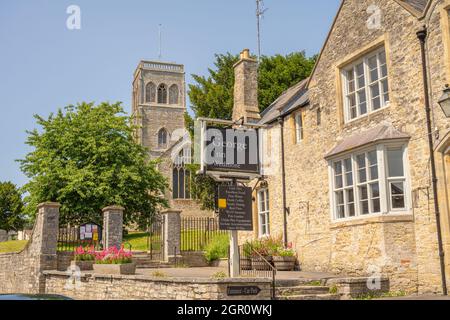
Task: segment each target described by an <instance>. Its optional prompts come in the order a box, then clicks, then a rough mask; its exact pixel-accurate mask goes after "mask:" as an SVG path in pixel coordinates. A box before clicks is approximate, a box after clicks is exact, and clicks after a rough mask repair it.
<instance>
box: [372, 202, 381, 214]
mask: <svg viewBox="0 0 450 320" xmlns="http://www.w3.org/2000/svg"><path fill="white" fill-rule="evenodd" d="M372 210H373V213H380V212H381V206H380V199H373V200H372Z"/></svg>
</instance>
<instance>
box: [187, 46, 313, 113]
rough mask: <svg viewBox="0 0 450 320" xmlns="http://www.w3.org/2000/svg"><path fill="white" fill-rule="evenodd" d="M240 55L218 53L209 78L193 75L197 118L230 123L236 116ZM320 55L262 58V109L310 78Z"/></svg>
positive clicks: (192, 95)
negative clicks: (235, 88) (234, 96)
mask: <svg viewBox="0 0 450 320" xmlns="http://www.w3.org/2000/svg"><path fill="white" fill-rule="evenodd" d="M238 59H239V57H238V55H232V54H230V53H227V54H216V61H215V62H214V66H215V68H214V69H211V68H210V69H208V73H209V75H208V76H207V77H205V76H199V75H192V77H193V78H194V81H195V82H196V83H194V84H191V85H189V98H190V101H191V103H192V107H191V108H192V111H193V112H194V115H195V117H209V118H217V119H225V120H230V119H231V116H232V113H233V93H234V69H233V65H234V64H235V63H236V62H237V61H238ZM315 62H316V56H313V57H311V58H308V57H306V55H305V53H304V52H295V53H291V54H288V55H285V56H283V55H280V54H278V55H275V56H271V57H266V56H264V57H262V58H261V62H260V66H259V77H258V83H259V92H258V96H259V107H260V110H261V111H263V110H265V109H266V108H267V107H268V106H270V105H271V104H272V102H274V101H275V100H276V99H277V98H278V97H279V96H280V95H281V94H282V93H283V92H284V91H285V90H287V89H288V88H290V87H291V86H293V85H294V84H296V83H298V82H299V81H301V80H304V79H306V78H307V77H308V76H309V75H310V74H311V71H312V69H313V68H314V64H315Z"/></svg>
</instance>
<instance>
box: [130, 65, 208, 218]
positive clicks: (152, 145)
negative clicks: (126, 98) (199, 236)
mask: <svg viewBox="0 0 450 320" xmlns="http://www.w3.org/2000/svg"><path fill="white" fill-rule="evenodd" d="M185 112H186V84H185V72H184V66H183V65H180V64H175V63H166V62H157V61H141V62H140V63H139V65H138V67H137V69H136V71H135V72H134V79H133V95H132V113H133V116H134V117H135V119H136V123H135V124H136V126H137V127H138V129H137V130H136V133H135V138H136V140H137V141H138V142H139V143H140V144H141V145H142V146H144V147H145V148H146V149H147V150H148V153H149V159H151V160H158V161H159V164H158V168H159V170H160V171H161V172H162V173H163V174H164V176H165V177H166V178H167V179H168V183H169V190H168V191H167V194H166V195H165V197H166V199H168V200H169V205H170V207H171V208H172V209H175V210H182V212H183V213H182V214H183V215H184V216H212V213H211V212H207V211H202V210H201V209H200V207H199V205H198V204H197V203H196V202H195V201H194V200H192V199H191V194H190V186H191V174H190V172H189V170H187V168H186V164H189V163H191V149H192V148H191V141H190V137H189V134H188V133H187V132H186V130H185V123H184V115H185Z"/></svg>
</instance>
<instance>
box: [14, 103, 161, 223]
mask: <svg viewBox="0 0 450 320" xmlns="http://www.w3.org/2000/svg"><path fill="white" fill-rule="evenodd" d="M35 118H36V120H37V124H38V125H39V126H40V127H41V130H39V131H38V130H36V129H35V130H33V131H29V132H28V135H29V136H28V140H27V144H28V145H30V146H31V147H33V148H34V150H33V151H32V152H30V153H29V154H28V155H27V156H26V157H25V159H23V160H19V161H20V163H21V169H22V171H23V172H24V173H25V174H26V175H27V176H28V177H29V178H30V181H29V183H27V184H26V185H25V186H24V190H25V191H27V192H28V193H29V195H28V196H27V197H26V198H25V200H26V202H27V203H28V206H27V211H28V212H30V213H34V211H35V208H36V206H37V204H39V203H40V202H44V201H56V202H59V203H61V205H62V207H61V221H62V223H83V222H91V221H92V222H97V223H100V222H101V221H102V211H101V210H102V208H104V207H106V206H108V205H120V206H123V207H124V208H125V212H124V222H125V223H126V224H129V223H137V224H138V225H139V226H145V225H146V223H147V222H148V220H149V219H151V218H152V217H153V215H154V214H155V213H156V211H157V209H158V208H159V207H164V206H167V203H166V200H164V199H163V197H162V196H161V195H162V194H163V193H164V191H165V188H166V187H167V182H166V180H165V178H164V177H163V176H162V175H161V174H160V173H159V172H158V171H157V169H156V164H155V163H154V162H148V160H147V153H146V150H145V149H144V148H143V147H141V146H140V145H138V144H137V143H135V142H134V140H133V127H132V125H131V123H132V121H131V119H130V118H129V117H127V116H126V115H125V114H124V112H123V109H122V106H121V103H115V104H109V103H102V104H100V105H97V106H95V105H94V104H93V103H81V104H78V105H77V106H68V107H66V108H64V110H61V109H60V110H58V112H57V113H56V114H51V115H50V116H49V117H48V119H44V118H43V117H41V116H38V115H35Z"/></svg>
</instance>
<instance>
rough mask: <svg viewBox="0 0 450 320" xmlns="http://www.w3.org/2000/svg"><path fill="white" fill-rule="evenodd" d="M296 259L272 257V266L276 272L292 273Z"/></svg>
mask: <svg viewBox="0 0 450 320" xmlns="http://www.w3.org/2000/svg"><path fill="white" fill-rule="evenodd" d="M296 261H297V258H296V257H273V264H274V266H275V268H276V269H277V270H278V271H293V270H294V269H295V262H296Z"/></svg>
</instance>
